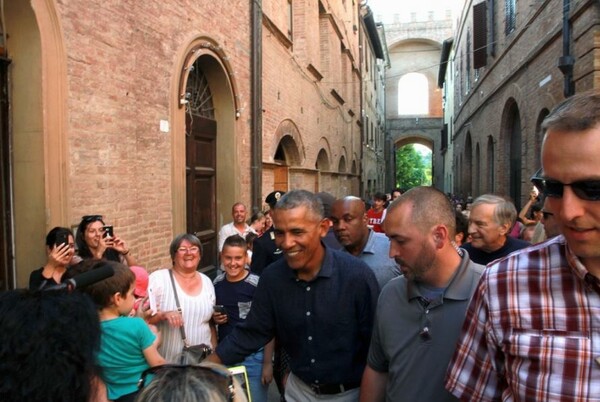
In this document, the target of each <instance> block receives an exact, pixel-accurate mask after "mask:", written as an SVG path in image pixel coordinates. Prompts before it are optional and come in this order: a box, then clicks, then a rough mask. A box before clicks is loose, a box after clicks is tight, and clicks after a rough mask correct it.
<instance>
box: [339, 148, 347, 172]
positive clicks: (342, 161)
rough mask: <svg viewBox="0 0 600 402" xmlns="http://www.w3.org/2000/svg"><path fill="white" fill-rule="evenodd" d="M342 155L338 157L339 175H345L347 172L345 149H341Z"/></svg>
mask: <svg viewBox="0 0 600 402" xmlns="http://www.w3.org/2000/svg"><path fill="white" fill-rule="evenodd" d="M341 153H342V154H341V155H340V160H339V162H338V172H339V173H346V172H347V171H348V166H347V163H346V160H347V158H346V154H347V153H346V148H345V147H342V152H341Z"/></svg>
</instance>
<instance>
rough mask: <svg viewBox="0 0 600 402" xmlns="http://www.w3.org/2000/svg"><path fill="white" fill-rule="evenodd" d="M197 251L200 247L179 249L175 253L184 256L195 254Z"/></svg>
mask: <svg viewBox="0 0 600 402" xmlns="http://www.w3.org/2000/svg"><path fill="white" fill-rule="evenodd" d="M198 251H200V247H197V246H192V247H179V248H178V249H177V252H178V253H180V254H186V253H192V254H196V253H197V252H198Z"/></svg>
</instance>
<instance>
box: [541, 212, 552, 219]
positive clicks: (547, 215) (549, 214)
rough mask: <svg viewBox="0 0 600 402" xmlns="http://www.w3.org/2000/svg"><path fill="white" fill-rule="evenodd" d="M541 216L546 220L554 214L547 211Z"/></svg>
mask: <svg viewBox="0 0 600 402" xmlns="http://www.w3.org/2000/svg"><path fill="white" fill-rule="evenodd" d="M542 215H543V216H544V219H548V218H549V217H551V216H554V214H553V213H552V212H549V211H542Z"/></svg>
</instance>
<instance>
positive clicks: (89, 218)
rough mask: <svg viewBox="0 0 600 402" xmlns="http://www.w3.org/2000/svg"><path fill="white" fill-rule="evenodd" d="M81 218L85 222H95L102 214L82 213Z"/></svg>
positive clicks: (100, 218)
mask: <svg viewBox="0 0 600 402" xmlns="http://www.w3.org/2000/svg"><path fill="white" fill-rule="evenodd" d="M81 220H82V221H83V222H85V223H90V222H96V221H101V220H102V215H84V216H82V217H81Z"/></svg>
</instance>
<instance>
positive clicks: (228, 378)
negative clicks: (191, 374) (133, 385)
mask: <svg viewBox="0 0 600 402" xmlns="http://www.w3.org/2000/svg"><path fill="white" fill-rule="evenodd" d="M172 369H174V370H182V371H183V370H188V369H189V370H202V371H206V372H208V373H212V374H215V375H216V376H217V378H220V379H222V380H223V385H224V386H225V388H226V396H227V400H228V401H230V402H232V401H233V400H234V397H235V386H234V384H233V375H232V374H231V372H230V371H229V370H226V369H220V368H219V367H213V366H203V365H197V364H194V365H190V364H162V365H159V366H154V367H150V368H148V369H146V370H144V371H143V372H142V376H141V377H140V379H139V380H138V384H137V386H138V389H142V388H143V387H144V385H146V377H147V376H148V375H149V374H153V375H154V374H158V373H160V371H163V370H172Z"/></svg>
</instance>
